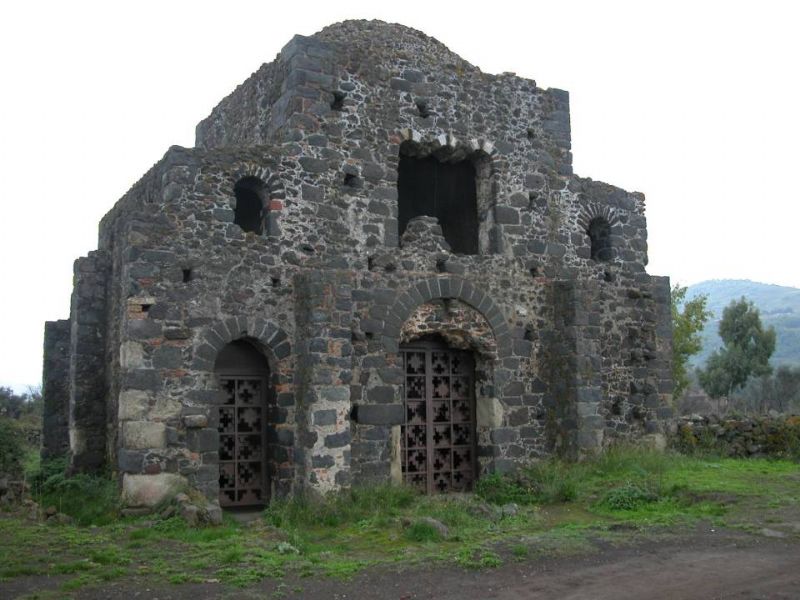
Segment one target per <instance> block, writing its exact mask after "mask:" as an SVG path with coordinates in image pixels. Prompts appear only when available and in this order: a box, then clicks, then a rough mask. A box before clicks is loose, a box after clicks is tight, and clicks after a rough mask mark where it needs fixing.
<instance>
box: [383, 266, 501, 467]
mask: <svg viewBox="0 0 800 600" xmlns="http://www.w3.org/2000/svg"><path fill="white" fill-rule="evenodd" d="M439 302H444V303H448V302H451V303H453V305H456V306H455V310H456V311H459V310H463V309H465V308H466V309H468V311H474V313H473V314H475V313H477V315H475V316H476V317H477V318H476V319H473V321H474V323H472V325H471V326H470V325H466V324H465V326H464V327H463V328H461V331H460V332H456V331H454V329H453V328H452V324H447V323H444V322H443V323H442V325H443V327H442V328H441V330H439V331H437V328H436V327H434V328H433V329H420V330H419V332H420V333H424V334H433V337H434V338H437V337H438V338H439V339H440V340H442V341H444V342H445V344H447V346H448V347H451V348H461V349H470V350H472V352H473V358H474V365H475V378H474V380H473V384H474V395H473V398H474V402H475V415H474V421H473V423H474V426H475V432H476V443H475V446H474V449H475V452H476V453H477V457H478V459H477V461H476V468H477V469H478V472H477V473H476V475H477V476H479V475H480V473H485V472H488V471H492V470H494V469H496V468H497V465H496V464H495V463H496V459H497V458H498V457H499V454H498V447H497V445H496V443H495V440H496V438H497V436H496V432H497V431H498V430H499V429H501V428H503V427H504V426H506V425H507V424H508V423H507V410H506V405H505V402H504V399H503V398H502V396H501V394H500V391H501V390H500V388H501V387H502V386H503V385H505V384H506V383H507V382H509V381H510V380H511V379H512V378H513V373H512V372H511V371H510V369H508V368H507V367H506V365H505V364H504V363H505V361H504V359H506V358H510V357H511V355H512V353H513V352H512V334H511V330H510V328H509V326H508V323H507V321H506V317H505V316H504V314H503V312H502V311H501V309H500V307H499V306H498V305H497V304H496V303H495V301H494V300H493V299H492V297H491V296H490V295H489V294H488V293H487V292H486V291H485V290H483V289H481V288H480V287H478V286H476V285H475V284H473V283H471V282H469V281H467V280H465V279H463V278H461V277H455V276H442V277H435V278H430V279H426V280H423V281H420V282H417V283H416V284H415V285H413V286H411V287H410V288H408V289H407V290H405V291H404V292H402V293H401V294H400V295H399V296H398V298H397V300H396V301H395V302H394V303H393V304H392V305H391V306H390V307H389V309H388V311H387V312H388V314H387V316H386V319H385V325H384V335H383V345H384V348H385V350H386V352H387V354H388V355H389V357H390V362H393V363H394V364H396V365H397V368H398V369H402V371H401V372H402V373H403V375H402V377H405V369H404V368H403V367H402V365H403V355H402V351H403V350H404V349H405V348H408V347H409V346H401V343H406V342H411V343H412V344H411V345H413V337H414V336H413V335H409V328H408V327H404V325H405V324H406V323H407V322H408V321H409V319H413V318H415V315H417V314H419V311H420V308H421V307H425V306H430V305H432V304H433V305H435V304H437V303H439ZM458 305H460V308H459V306H458ZM444 312H445V313H446V312H448V310H447V307H445V308H444ZM481 323H482V324H484V326H486V327H487V328H489V331H484V332H482V333H478V334H477V335H476V332H480V331H481V329H482V326H481ZM460 334H463V337H462V340H463V341H464V344H463V345H459V344H453V340H454V339H456V338H458V337H459V336H460ZM454 335H455V337H454ZM481 337H482V339H483V343H481V342H480V338H481ZM492 338H493V339H492ZM476 342H477V343H476ZM403 389H404V388H403V385H399V386H398V400H399V401H400V404H401V406H402V405H404V403H405V398H403ZM406 412H407V411H406V410H405V409H404V410H403V411H402V412H401V413H400V414H399V417H400V419H399V420H398V421H397V422H396V423H395V425H396V427H397V428H398V431H397V432H396V433H395V434H393V438H392V444H393V445H394V448H393V452H392V455H393V456H394V457H401V458H399V459H396V462H397V463H398V464H394V463H393V464H392V465H391V466H390V472H391V473H392V478H393V479H394V480H399V479H401V478H402V477H404V475H403V465H402V463H400V461H401V460H402V453H403V452H402V451H403V447H404V446H403V440H404V438H403V435H404V432H403V431H402V427H403V425H402V423H403V422H405V421H404V419H405V413H406Z"/></svg>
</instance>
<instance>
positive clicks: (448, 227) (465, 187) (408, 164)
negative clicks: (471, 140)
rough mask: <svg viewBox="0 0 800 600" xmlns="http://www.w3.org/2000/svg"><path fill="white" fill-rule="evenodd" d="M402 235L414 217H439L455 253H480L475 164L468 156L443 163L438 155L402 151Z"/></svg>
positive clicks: (400, 167) (399, 199)
mask: <svg viewBox="0 0 800 600" xmlns="http://www.w3.org/2000/svg"><path fill="white" fill-rule="evenodd" d="M397 192H398V208H399V215H398V221H399V223H398V225H399V232H400V235H403V232H404V231H405V229H406V226H407V225H408V222H409V221H410V220H411V219H413V218H414V217H418V216H421V215H426V216H429V217H436V218H437V219H438V220H439V225H441V227H442V232H443V233H444V238H445V240H447V243H448V244H450V247H451V248H452V250H453V252H454V253H456V254H478V204H477V192H476V173H475V166H474V165H473V163H472V161H471V160H469V159H465V160H461V161H458V162H441V161H439V160H438V159H437V158H436V157H435V156H426V157H424V158H416V157H412V156H406V155H404V154H402V153H401V154H400V166H399V169H398V180H397Z"/></svg>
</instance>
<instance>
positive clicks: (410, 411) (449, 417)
mask: <svg viewBox="0 0 800 600" xmlns="http://www.w3.org/2000/svg"><path fill="white" fill-rule="evenodd" d="M400 354H401V356H402V358H403V372H404V386H403V403H404V405H405V414H406V418H405V423H404V424H403V425H402V426H401V438H400V439H401V462H402V473H403V481H404V482H405V483H407V484H409V485H411V486H413V487H416V488H418V489H420V490H423V491H425V492H427V493H429V494H434V493H446V492H462V491H469V490H471V489H472V486H473V483H474V481H475V478H476V472H477V469H476V447H477V446H476V431H475V374H474V373H475V369H474V360H473V356H472V353H471V352H469V351H466V350H454V349H451V348H449V347H447V346H446V345H445V344H444V343H442V342H441V341H439V340H434V339H429V340H420V341H415V342H410V343H407V344H403V345H402V346H401V347H400Z"/></svg>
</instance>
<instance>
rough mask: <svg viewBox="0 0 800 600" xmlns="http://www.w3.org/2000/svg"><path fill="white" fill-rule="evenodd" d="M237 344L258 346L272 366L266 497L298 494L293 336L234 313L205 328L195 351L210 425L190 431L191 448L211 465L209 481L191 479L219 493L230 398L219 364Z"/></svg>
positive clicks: (267, 412)
mask: <svg viewBox="0 0 800 600" xmlns="http://www.w3.org/2000/svg"><path fill="white" fill-rule="evenodd" d="M234 342H245V343H247V344H249V345H250V346H252V347H253V348H254V349H256V350H258V352H259V353H260V354H262V355H263V357H264V358H265V359H266V362H267V364H268V365H269V373H268V381H267V384H268V386H269V390H268V392H267V393H266V394H265V402H266V403H265V414H264V418H265V427H266V441H265V443H266V444H267V446H268V448H267V453H266V455H267V459H266V460H267V462H268V473H267V475H268V481H269V485H270V488H269V489H268V490H265V496H266V497H272V498H274V497H284V496H287V495H289V494H291V493H292V490H293V489H294V487H295V482H296V481H297V477H298V473H297V468H298V467H301V466H302V465H297V464H295V461H294V456H295V448H294V441H295V438H296V433H297V415H296V410H295V408H296V407H295V397H294V379H293V373H294V356H293V354H292V345H291V340H290V338H289V335H288V334H287V333H286V331H285V330H284V329H283V328H281V327H280V326H278V325H276V324H275V323H273V322H271V321H269V320H266V319H262V318H249V319H248V318H245V317H233V318H230V319H227V320H225V321H219V322H217V323H215V324H213V325H210V326H208V327H206V328H205V330H204V331H203V332H202V333H201V335H200V336H199V343H198V345H197V346H196V349H195V353H194V361H193V364H192V366H193V368H194V369H195V370H197V371H200V372H203V373H204V374H205V375H206V377H205V378H204V380H205V382H206V384H205V385H206V392H205V393H204V394H201V395H200V398H201V399H202V402H200V403H197V406H195V407H194V408H195V410H196V411H197V412H198V413H199V414H205V415H207V417H208V426H207V428H206V429H203V430H197V431H193V430H192V429H189V430H188V431H187V446H188V448H189V450H190V451H192V452H197V453H199V454H201V456H202V457H203V464H204V465H208V468H207V470H208V471H209V473H206V475H205V477H206V479H208V480H207V481H196V482H190V483H193V484H194V485H196V487H198V488H200V489H202V490H203V491H204V493H206V495H207V496H208V497H209V498H216V497H217V496H218V494H219V465H220V463H219V460H220V459H219V452H220V426H221V425H220V407H221V406H222V405H223V404H224V403H225V402H226V401H227V396H226V392H225V390H221V389H220V383H219V378H218V374H217V373H216V372H215V363H216V362H217V358H218V357H219V355H220V353H221V352H222V351H223V350H224V349H225V348H228V347H229V345H230V344H232V343H234Z"/></svg>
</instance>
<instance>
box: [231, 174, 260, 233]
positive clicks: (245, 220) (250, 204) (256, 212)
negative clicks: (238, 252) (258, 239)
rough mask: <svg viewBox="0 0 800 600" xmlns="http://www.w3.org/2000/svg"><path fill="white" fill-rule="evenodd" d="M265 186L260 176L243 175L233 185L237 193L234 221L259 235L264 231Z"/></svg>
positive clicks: (245, 229)
mask: <svg viewBox="0 0 800 600" xmlns="http://www.w3.org/2000/svg"><path fill="white" fill-rule="evenodd" d="M265 187H266V186H265V185H264V182H263V181H261V180H260V179H259V178H258V177H243V178H242V179H240V180H239V181H237V182H236V185H235V186H234V187H233V191H234V194H235V195H236V208H235V209H234V216H233V222H234V223H236V224H237V225H238V226H239V227H241V228H242V229H243V230H244V231H252V232H253V233H256V234H258V235H260V234H261V233H262V232H263V231H264V221H265V220H266V209H265V208H264V206H265V201H266V193H265Z"/></svg>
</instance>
